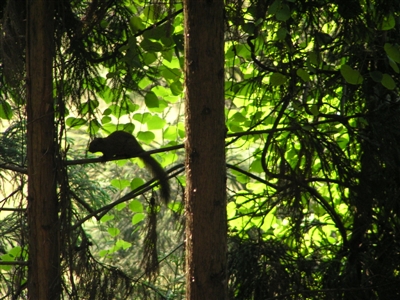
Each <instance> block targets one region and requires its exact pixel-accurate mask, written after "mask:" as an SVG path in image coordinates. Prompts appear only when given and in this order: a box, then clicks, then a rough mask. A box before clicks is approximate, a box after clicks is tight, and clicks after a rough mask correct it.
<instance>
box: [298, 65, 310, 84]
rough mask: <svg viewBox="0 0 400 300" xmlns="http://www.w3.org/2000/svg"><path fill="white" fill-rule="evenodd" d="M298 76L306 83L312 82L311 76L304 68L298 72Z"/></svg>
mask: <svg viewBox="0 0 400 300" xmlns="http://www.w3.org/2000/svg"><path fill="white" fill-rule="evenodd" d="M296 74H297V76H299V77H300V78H301V79H302V80H303V81H304V82H308V81H310V75H309V74H308V72H307V71H306V70H304V69H303V68H299V69H297V71H296Z"/></svg>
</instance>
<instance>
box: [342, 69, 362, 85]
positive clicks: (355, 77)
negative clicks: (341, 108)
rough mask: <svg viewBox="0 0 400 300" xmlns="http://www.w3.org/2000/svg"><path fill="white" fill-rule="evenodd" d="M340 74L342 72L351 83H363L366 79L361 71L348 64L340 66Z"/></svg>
mask: <svg viewBox="0 0 400 300" xmlns="http://www.w3.org/2000/svg"><path fill="white" fill-rule="evenodd" d="M340 74H342V76H343V78H344V79H345V80H346V81H347V82H348V83H350V84H355V85H356V84H361V83H362V82H363V80H364V79H363V77H362V76H361V74H360V72H359V71H357V70H354V69H353V68H352V67H350V66H349V65H346V64H344V65H342V67H341V68H340Z"/></svg>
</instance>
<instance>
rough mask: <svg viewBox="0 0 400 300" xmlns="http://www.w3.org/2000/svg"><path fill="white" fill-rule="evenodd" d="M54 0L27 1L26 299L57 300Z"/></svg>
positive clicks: (58, 281) (58, 279)
mask: <svg viewBox="0 0 400 300" xmlns="http://www.w3.org/2000/svg"><path fill="white" fill-rule="evenodd" d="M54 3H55V1H53V0H35V1H27V45H26V47H27V48H26V63H27V66H26V68H27V114H28V116H27V117H28V133H27V140H28V144H27V152H28V225H29V268H28V297H29V299H32V300H36V299H40V300H45V299H48V300H57V299H59V298H60V290H61V289H60V287H61V285H60V282H61V281H60V255H59V242H58V232H59V223H58V203H57V194H56V174H55V170H56V168H55V158H54V149H55V147H54V136H55V134H54V101H53V77H52V63H53V54H54V41H53V35H54V29H53V26H54V25H53V20H54Z"/></svg>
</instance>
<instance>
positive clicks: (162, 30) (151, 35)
mask: <svg viewBox="0 0 400 300" xmlns="http://www.w3.org/2000/svg"><path fill="white" fill-rule="evenodd" d="M166 33H167V28H166V26H156V27H153V28H152V29H150V30H146V31H145V32H144V33H143V38H145V39H152V40H160V39H161V38H163V37H165V35H166Z"/></svg>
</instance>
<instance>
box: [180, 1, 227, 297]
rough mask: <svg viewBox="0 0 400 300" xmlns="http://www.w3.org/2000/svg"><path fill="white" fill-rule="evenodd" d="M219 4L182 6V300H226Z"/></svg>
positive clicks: (219, 2)
mask: <svg viewBox="0 0 400 300" xmlns="http://www.w3.org/2000/svg"><path fill="white" fill-rule="evenodd" d="M223 8H224V2H223V0H214V1H211V0H186V1H185V3H184V13H185V57H186V61H185V76H186V78H185V80H186V134H187V140H186V145H185V147H186V174H187V185H186V220H187V221H186V267H187V271H186V282H187V283H186V287H187V288H186V299H219V300H220V299H227V280H226V235H227V223H226V167H225V117H224V32H223V29H224V24H223Z"/></svg>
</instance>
